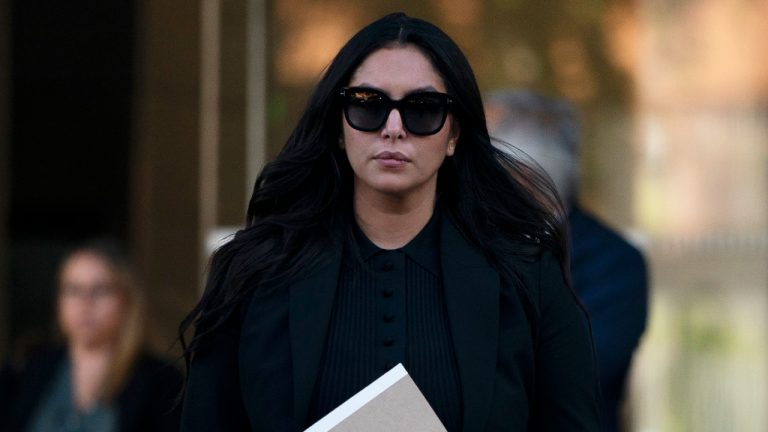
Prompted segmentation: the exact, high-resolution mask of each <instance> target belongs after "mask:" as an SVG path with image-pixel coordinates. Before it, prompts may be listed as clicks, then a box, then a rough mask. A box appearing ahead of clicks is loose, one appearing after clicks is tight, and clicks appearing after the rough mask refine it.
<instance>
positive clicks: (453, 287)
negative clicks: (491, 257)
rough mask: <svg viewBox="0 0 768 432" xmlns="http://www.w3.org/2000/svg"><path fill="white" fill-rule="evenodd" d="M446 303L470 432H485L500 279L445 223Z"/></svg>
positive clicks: (445, 219)
mask: <svg viewBox="0 0 768 432" xmlns="http://www.w3.org/2000/svg"><path fill="white" fill-rule="evenodd" d="M441 231H442V233H441V246H440V249H441V258H442V267H443V281H444V285H445V298H446V305H447V308H448V316H449V320H450V328H451V335H452V337H453V344H454V350H455V352H456V361H457V363H458V366H459V375H460V377H461V386H462V393H463V403H464V431H465V432H469V431H475V430H482V429H483V428H484V425H485V424H486V422H487V419H488V415H489V413H490V408H491V397H492V393H493V379H494V375H495V373H496V358H497V348H498V347H497V345H498V332H499V274H498V272H497V271H496V270H495V269H494V268H493V267H491V266H490V265H489V263H488V261H487V260H486V259H485V257H484V256H483V254H482V253H481V252H480V251H479V250H477V249H476V248H475V247H474V246H472V245H470V244H469V243H468V242H467V240H465V239H464V237H463V236H462V235H461V233H459V231H458V229H457V228H456V226H455V225H454V223H453V221H452V220H451V219H449V218H448V217H447V216H444V217H443V219H442V221H441Z"/></svg>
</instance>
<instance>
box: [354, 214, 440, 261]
mask: <svg viewBox="0 0 768 432" xmlns="http://www.w3.org/2000/svg"><path fill="white" fill-rule="evenodd" d="M438 213H439V212H438V211H437V209H435V211H434V212H433V213H432V217H430V219H429V222H427V224H426V225H425V226H424V228H422V229H421V231H419V233H418V234H416V237H414V238H413V239H412V240H411V241H410V242H408V244H406V245H405V246H403V247H401V248H398V249H394V250H395V251H399V252H402V253H404V254H405V255H407V256H408V257H409V258H410V259H411V260H413V261H414V262H416V263H417V264H418V265H420V266H421V267H424V268H425V269H426V270H427V271H429V272H430V273H432V274H434V275H435V276H439V275H440V216H439V214H438ZM353 234H354V235H353V239H354V242H355V244H354V245H350V246H351V249H352V251H351V253H348V254H347V256H348V258H347V264H348V265H352V266H354V265H357V264H359V263H360V261H358V259H357V258H356V257H355V253H354V249H357V251H358V252H359V254H360V255H359V259H360V260H361V261H362V262H366V261H368V260H370V259H371V258H373V257H374V256H375V255H378V254H380V253H385V252H386V250H384V249H382V248H380V247H378V246H376V245H375V244H374V243H373V242H372V241H371V240H370V239H369V238H368V236H366V235H365V233H364V232H363V230H361V229H360V227H359V226H358V225H357V223H355V224H354V227H353Z"/></svg>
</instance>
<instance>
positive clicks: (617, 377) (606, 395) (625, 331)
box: [569, 207, 648, 432]
mask: <svg viewBox="0 0 768 432" xmlns="http://www.w3.org/2000/svg"><path fill="white" fill-rule="evenodd" d="M569 220H570V224H571V248H572V253H571V276H572V282H573V288H574V290H576V292H577V293H578V295H579V297H580V298H581V300H582V302H583V303H584V304H585V306H586V307H587V310H588V311H589V313H590V316H591V318H592V336H593V338H594V341H595V351H596V353H597V360H598V369H599V370H600V385H601V389H602V396H603V404H602V416H603V420H604V423H605V427H606V431H608V432H611V431H616V430H618V410H619V408H620V404H621V401H622V398H623V395H624V387H625V385H624V384H625V381H626V379H627V372H628V371H629V366H630V363H631V360H632V353H633V352H634V351H635V349H636V348H637V346H638V343H639V341H640V336H641V335H642V334H643V331H644V330H645V322H646V317H647V314H648V282H647V275H646V266H645V261H644V260H643V256H642V255H641V254H640V252H639V251H638V250H637V249H635V248H634V247H633V246H631V245H630V244H629V243H627V241H625V240H624V239H623V238H621V237H620V236H619V235H618V234H617V233H616V232H614V231H613V230H611V229H610V228H608V227H607V226H605V225H604V224H602V223H601V222H600V221H598V220H597V219H595V218H594V217H592V216H590V215H589V214H587V213H585V212H584V211H582V210H581V209H580V208H578V207H574V208H573V209H572V210H571V213H570V215H569Z"/></svg>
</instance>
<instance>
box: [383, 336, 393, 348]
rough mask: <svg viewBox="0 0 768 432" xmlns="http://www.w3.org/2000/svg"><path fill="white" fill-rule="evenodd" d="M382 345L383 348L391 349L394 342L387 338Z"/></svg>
mask: <svg viewBox="0 0 768 432" xmlns="http://www.w3.org/2000/svg"><path fill="white" fill-rule="evenodd" d="M383 343H384V346H385V347H391V346H392V345H394V344H395V340H394V339H392V338H391V337H388V338H384V341H383Z"/></svg>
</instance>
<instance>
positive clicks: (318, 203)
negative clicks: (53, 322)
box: [179, 13, 567, 365]
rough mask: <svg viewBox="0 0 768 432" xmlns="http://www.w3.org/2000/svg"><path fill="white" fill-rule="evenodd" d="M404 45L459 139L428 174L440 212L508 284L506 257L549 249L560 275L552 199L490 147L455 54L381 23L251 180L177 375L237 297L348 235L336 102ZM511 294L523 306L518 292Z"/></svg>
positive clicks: (399, 25)
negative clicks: (368, 66)
mask: <svg viewBox="0 0 768 432" xmlns="http://www.w3.org/2000/svg"><path fill="white" fill-rule="evenodd" d="M403 45H409V46H415V47H417V48H418V49H419V50H420V51H421V52H422V53H423V54H425V55H426V56H427V58H429V59H430V60H431V62H432V65H433V67H434V68H435V70H436V71H437V72H438V74H439V75H440V76H441V77H442V79H443V81H444V83H445V87H446V90H447V93H448V94H450V95H451V98H452V99H453V100H454V103H453V105H452V107H451V115H452V116H453V119H454V121H456V122H458V124H459V126H460V131H461V132H460V136H459V139H458V141H457V144H456V150H455V153H454V155H453V156H452V157H449V158H446V159H445V161H444V163H443V165H442V166H441V167H440V169H439V171H438V176H437V182H438V184H437V193H438V203H439V205H440V207H441V209H442V211H444V212H447V214H448V215H449V217H451V218H452V220H453V221H454V223H455V224H456V226H457V227H458V228H459V230H460V231H461V232H462V233H463V235H464V236H465V237H466V238H467V240H468V241H470V242H471V243H472V244H474V245H475V246H476V247H477V248H478V249H480V250H482V251H483V252H484V253H485V255H486V256H487V257H488V259H489V260H490V261H491V262H492V263H494V264H495V265H497V267H498V268H499V269H500V271H502V272H503V273H505V274H506V275H508V276H509V277H515V275H514V269H512V268H511V266H510V265H509V264H508V263H509V259H508V258H509V255H510V254H521V255H534V254H536V253H538V252H539V251H541V250H542V249H544V248H547V249H552V250H553V251H554V252H555V254H556V255H557V256H558V257H559V258H560V260H561V262H562V263H564V265H566V266H567V252H566V251H567V247H566V236H565V233H564V225H563V220H564V218H563V215H564V213H563V211H562V207H561V206H560V204H559V201H558V198H557V196H556V194H555V192H554V189H553V187H552V186H551V185H550V184H549V183H548V182H547V180H546V179H544V178H542V177H541V176H540V175H539V174H537V173H536V171H535V170H533V169H531V168H529V166H528V165H526V164H524V163H522V162H520V161H518V160H516V159H514V158H512V157H510V156H508V155H507V154H506V153H504V152H502V151H500V150H498V149H496V148H495V147H494V146H493V145H492V144H491V141H490V138H489V136H488V130H487V127H486V122H485V114H484V112H483V104H482V100H481V97H480V91H479V88H478V86H477V82H476V80H475V77H474V74H473V72H472V68H471V67H470V65H469V62H468V61H467V59H466V58H465V56H464V54H463V53H462V52H461V50H460V49H459V47H458V46H457V45H456V43H455V42H453V41H452V40H451V38H450V37H448V35H446V34H445V33H444V32H443V31H442V30H440V29H439V28H437V27H436V26H435V25H433V24H430V23H428V22H426V21H423V20H420V19H416V18H411V17H408V16H406V15H405V14H402V13H395V14H391V15H387V16H385V17H383V18H381V19H379V20H377V21H375V22H373V23H372V24H369V25H368V26H366V27H365V28H363V29H362V30H360V32H358V33H357V34H356V35H354V36H353V37H352V39H350V40H349V42H347V43H346V45H344V47H342V48H341V50H340V51H339V53H338V54H337V55H336V57H335V58H334V59H333V61H332V62H331V64H330V65H329V66H328V68H327V70H326V72H325V74H324V75H323V77H322V79H321V80H320V82H319V83H318V85H317V87H316V88H315V90H314V93H313V94H312V96H311V98H310V99H309V102H308V104H307V107H306V109H305V111H304V113H303V115H302V117H301V119H300V120H299V123H298V125H297V126H296V129H294V131H293V133H292V134H291V135H290V137H289V138H288V141H287V142H286V144H285V146H284V147H283V149H282V151H281V152H280V153H279V154H278V155H277V157H276V158H275V159H274V160H273V161H272V162H270V163H268V164H267V165H266V166H265V167H264V169H263V170H262V172H261V174H260V175H259V177H258V179H257V180H256V182H255V185H254V187H253V194H252V196H251V199H250V203H249V205H248V212H247V220H246V227H245V228H244V229H242V230H240V231H239V232H237V234H235V236H234V237H233V238H232V239H231V240H230V241H229V242H228V243H226V244H225V245H224V246H222V247H221V248H219V249H218V250H217V251H216V252H215V254H214V255H213V257H212V260H211V262H210V268H209V272H208V280H207V285H206V288H205V291H204V292H203V295H202V298H201V299H200V301H199V302H198V304H197V305H196V306H195V308H194V309H193V310H192V311H191V312H190V313H189V315H187V317H186V318H185V319H184V320H183V321H182V323H181V325H180V329H179V336H180V339H181V342H182V347H184V348H185V359H186V361H187V365H189V362H190V360H191V356H192V353H193V352H194V351H195V348H196V346H197V345H198V343H199V341H200V340H201V339H202V338H204V337H205V335H206V334H209V333H211V332H214V331H215V329H216V328H217V327H219V326H220V325H221V324H222V323H223V322H224V321H225V320H226V319H227V318H228V317H229V316H231V315H232V312H233V310H235V309H236V306H237V305H238V304H239V303H240V302H241V301H242V300H243V298H244V297H245V296H247V295H260V294H266V293H268V292H270V291H271V290H275V289H283V287H285V285H286V282H288V281H290V280H291V279H293V278H295V277H297V276H300V274H301V273H302V272H304V271H307V269H310V268H312V267H314V266H316V265H317V264H319V263H321V262H323V260H324V259H327V258H328V257H329V251H332V250H334V248H333V246H338V245H339V244H340V242H342V241H343V239H344V238H345V236H346V235H349V234H350V233H351V230H352V227H353V224H354V221H353V220H352V216H351V208H352V204H351V203H352V185H353V173H352V169H351V167H350V165H349V162H348V160H347V157H346V154H345V153H344V151H343V150H341V149H340V148H339V145H338V142H339V137H340V136H341V133H342V123H341V122H342V107H341V100H340V98H339V92H340V89H341V88H342V87H344V86H346V85H348V83H349V81H350V78H351V76H352V74H353V73H354V72H355V70H356V69H357V67H358V66H359V65H360V64H361V63H362V62H363V61H364V60H365V59H366V58H367V57H368V56H369V55H370V54H371V53H373V52H374V51H376V50H379V49H381V48H390V47H397V46H403ZM340 234H341V235H340ZM566 274H567V272H566ZM516 285H520V284H516ZM520 291H521V294H522V295H523V296H526V297H527V296H528V294H527V293H526V292H525V289H524V287H521V288H520ZM527 300H528V301H530V298H527ZM193 326H195V327H196V329H197V330H196V334H195V336H194V338H193V339H192V340H191V341H190V342H189V344H188V345H187V344H185V339H184V335H185V334H186V333H187V331H188V330H190V328H191V327H193Z"/></svg>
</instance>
